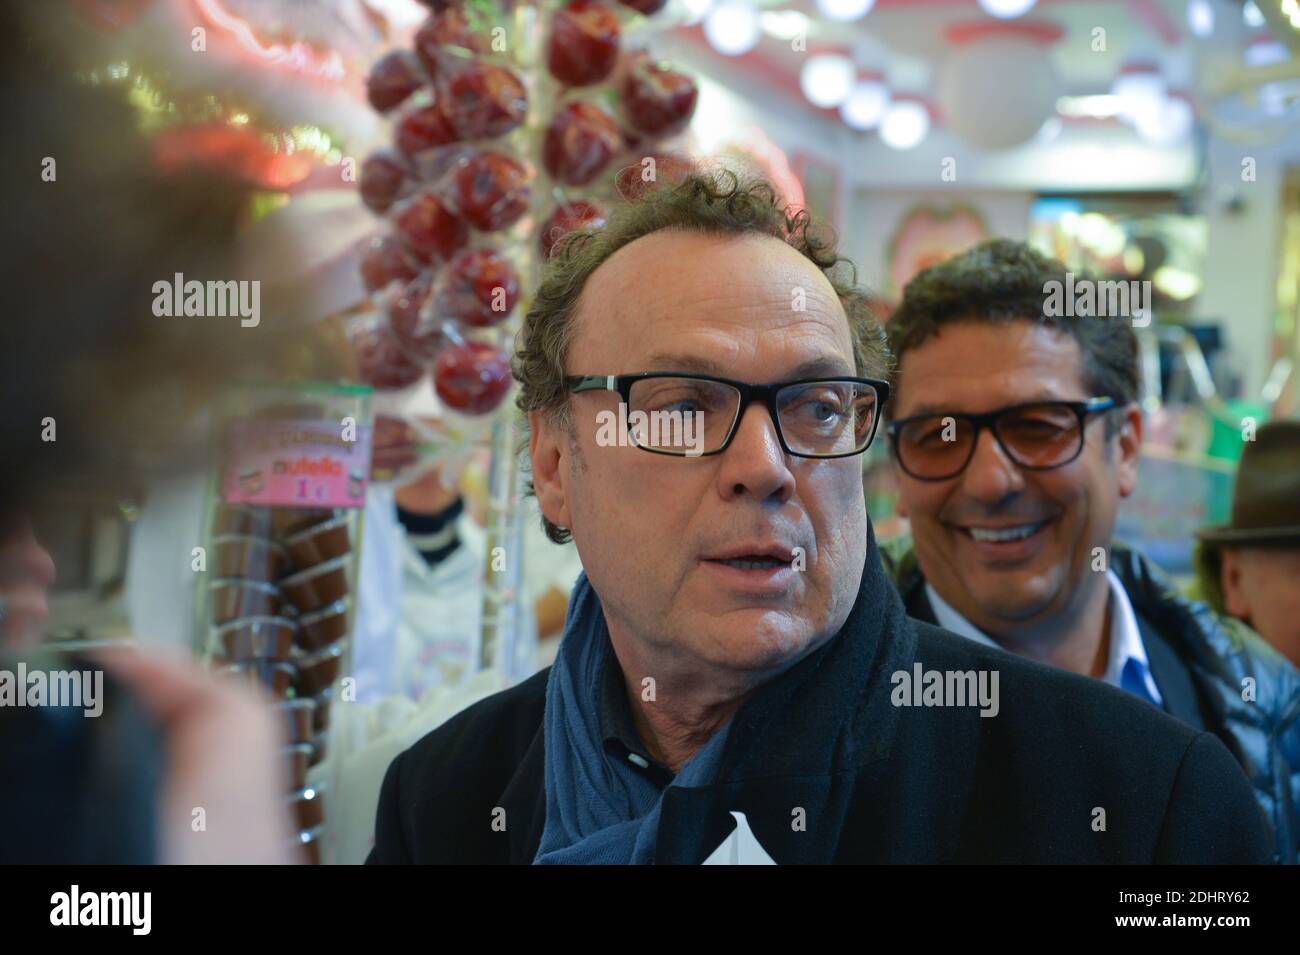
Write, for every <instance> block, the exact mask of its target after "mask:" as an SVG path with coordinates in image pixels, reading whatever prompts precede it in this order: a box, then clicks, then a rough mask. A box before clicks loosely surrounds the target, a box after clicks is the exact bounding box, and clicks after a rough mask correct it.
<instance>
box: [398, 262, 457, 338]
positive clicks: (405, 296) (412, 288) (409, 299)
mask: <svg viewBox="0 0 1300 955" xmlns="http://www.w3.org/2000/svg"><path fill="white" fill-rule="evenodd" d="M433 282H434V279H433V270H432V269H426V270H425V271H423V272H421V273H420V274H419V275H417V276H416V277H415V278H413V279H412V280H411V281H410V282H408V283H407V284H406V285H405V286H404V287H403V288H402V289H400V290H399V291H398V292H397V293H396V294H395V295H393V297H392V298H391V299H389V302H388V325H389V327H390V328H391V329H392V330H393V334H394V335H395V336H396V337H397V340H398V341H399V342H401V344H402V345H403V346H404V347H405V348H406V349H407V351H409V352H410V353H411V355H412V356H413V357H414V358H418V359H421V360H424V361H432V360H433V358H434V357H435V356H437V354H438V352H440V351H441V350H442V349H443V347H444V346H446V344H447V336H446V335H445V334H444V333H443V328H442V321H441V320H440V319H435V317H434V316H433V315H432V314H431V313H430V311H429V309H427V308H426V307H425V306H426V304H427V303H428V301H429V296H430V295H431V294H432V292H433Z"/></svg>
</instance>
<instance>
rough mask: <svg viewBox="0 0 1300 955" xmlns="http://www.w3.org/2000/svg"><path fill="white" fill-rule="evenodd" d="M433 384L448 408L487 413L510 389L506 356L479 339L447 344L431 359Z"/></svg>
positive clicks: (466, 412)
mask: <svg viewBox="0 0 1300 955" xmlns="http://www.w3.org/2000/svg"><path fill="white" fill-rule="evenodd" d="M433 387H434V390H435V391H436V392H437V393H438V397H439V398H441V399H442V401H443V403H444V404H446V405H447V407H448V408H451V409H453V410H455V411H459V412H462V413H464V414H487V413H488V412H489V411H491V410H492V409H494V408H495V407H496V406H497V405H499V404H501V400H502V399H503V398H505V396H506V394H507V393H508V392H509V391H510V359H509V358H508V357H507V356H506V354H505V352H503V351H501V350H500V349H499V348H497V347H495V346H493V345H488V344H485V343H483V342H473V341H471V342H465V343H464V344H463V345H451V346H448V347H447V348H445V349H443V351H442V353H441V354H439V355H438V360H437V361H436V362H434V365H433Z"/></svg>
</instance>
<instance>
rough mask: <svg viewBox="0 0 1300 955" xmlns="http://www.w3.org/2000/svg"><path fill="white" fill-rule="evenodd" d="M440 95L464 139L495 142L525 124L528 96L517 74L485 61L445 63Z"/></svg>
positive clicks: (449, 121)
mask: <svg viewBox="0 0 1300 955" xmlns="http://www.w3.org/2000/svg"><path fill="white" fill-rule="evenodd" d="M438 93H439V96H440V97H441V98H442V101H443V115H445V116H446V118H447V121H448V123H450V124H451V128H452V129H453V130H454V131H455V133H456V135H457V136H458V137H459V138H461V139H495V138H496V137H497V136H504V135H505V134H506V133H508V132H510V131H511V130H512V129H514V128H516V127H517V126H518V125H519V124H520V123H522V122H523V121H524V114H525V113H527V112H528V93H527V91H526V90H525V89H524V84H523V82H522V81H521V80H520V79H519V77H518V76H516V75H515V73H514V71H512V70H509V69H507V68H506V67H504V66H498V65H496V64H495V63H486V62H484V61H482V60H471V61H469V62H463V61H461V62H457V63H455V64H451V63H444V64H443V69H442V72H441V74H440V75H439V85H438Z"/></svg>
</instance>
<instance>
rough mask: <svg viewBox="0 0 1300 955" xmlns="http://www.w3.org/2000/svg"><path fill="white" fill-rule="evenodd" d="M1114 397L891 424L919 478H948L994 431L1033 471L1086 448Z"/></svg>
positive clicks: (904, 460)
mask: <svg viewBox="0 0 1300 955" xmlns="http://www.w3.org/2000/svg"><path fill="white" fill-rule="evenodd" d="M1117 405H1118V402H1117V401H1115V399H1114V398H1089V399H1087V400H1086V401H1035V402H1032V403H1029V404H1020V405H1013V406H1011V407H1009V408H1002V409H1001V410H999V411H990V412H988V413H987V414H958V413H956V412H950V413H946V414H945V413H943V412H940V413H937V414H924V415H916V416H914V417H911V418H900V419H899V420H898V421H892V422H890V423H889V425H888V426H887V427H886V431H888V433H889V437H890V443H891V444H892V445H893V448H894V457H895V458H897V460H898V463H899V466H900V467H902V469H903V470H904V471H905V472H907V473H908V474H909V475H911V476H912V477H914V478H916V479H917V480H918V481H946V480H948V479H949V478H955V477H956V476H957V475H959V474H961V472H962V471H964V470H966V465H968V464H970V462H971V458H973V457H974V456H975V446H976V445H977V444H978V443H979V437H980V432H981V431H983V430H984V429H985V428H988V429H989V430H990V431H992V432H993V437H994V438H995V439H996V440H997V442H998V446H999V447H1001V448H1002V452H1003V453H1004V454H1005V455H1006V456H1007V457H1008V458H1010V459H1011V460H1012V461H1013V462H1015V463H1016V464H1017V465H1018V466H1020V467H1022V468H1025V469H1026V470H1029V471H1050V470H1051V469H1052V468H1059V467H1064V466H1065V465H1067V464H1069V463H1070V462H1071V461H1073V460H1074V459H1075V458H1077V457H1078V456H1079V454H1080V452H1082V451H1083V438H1084V425H1085V424H1086V423H1087V420H1088V417H1089V416H1090V415H1094V414H1099V413H1101V412H1103V411H1109V410H1110V409H1112V408H1114V407H1116V406H1117Z"/></svg>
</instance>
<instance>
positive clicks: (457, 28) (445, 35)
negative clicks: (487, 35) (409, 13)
mask: <svg viewBox="0 0 1300 955" xmlns="http://www.w3.org/2000/svg"><path fill="white" fill-rule="evenodd" d="M446 47H460V48H461V49H462V50H468V51H469V52H471V53H482V52H483V51H484V50H485V49H486V47H487V44H486V43H484V38H483V37H482V36H481V35H480V34H478V33H476V32H475V31H473V30H472V29H470V25H469V19H468V18H467V17H466V16H465V11H464V10H462V9H461V8H460V7H453V6H448V7H447V8H446V9H444V10H442V11H440V12H437V13H434V14H432V15H431V16H430V17H429V18H428V19H427V20H425V21H424V23H423V24H422V25H421V26H420V29H419V30H417V31H416V34H415V55H416V56H418V57H419V58H420V62H421V63H422V64H424V68H425V69H426V70H428V71H429V75H430V76H437V75H438V70H439V66H440V64H441V62H442V61H443V59H444V58H446V57H448V56H455V55H457V54H455V53H447V52H444V50H445V48H446Z"/></svg>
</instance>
